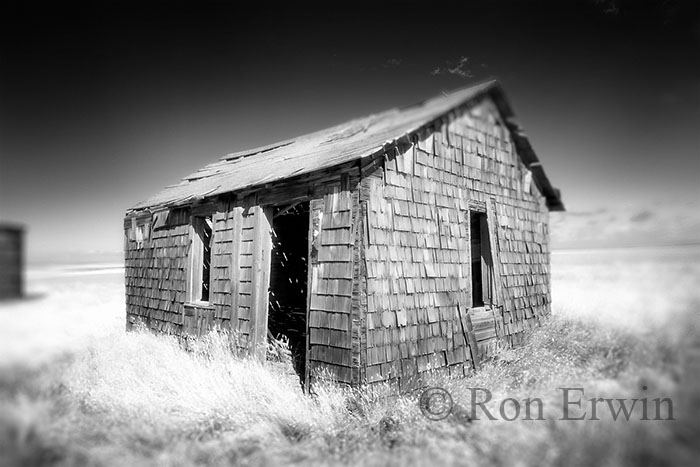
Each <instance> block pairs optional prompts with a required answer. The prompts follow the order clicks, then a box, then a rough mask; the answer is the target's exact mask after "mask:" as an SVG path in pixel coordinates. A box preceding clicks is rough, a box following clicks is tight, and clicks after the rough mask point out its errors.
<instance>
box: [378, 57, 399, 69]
mask: <svg viewBox="0 0 700 467" xmlns="http://www.w3.org/2000/svg"><path fill="white" fill-rule="evenodd" d="M399 65H401V59H400V58H390V59H388V60H386V61H385V62H384V63H383V64H382V66H383V67H384V68H396V67H397V66H399Z"/></svg>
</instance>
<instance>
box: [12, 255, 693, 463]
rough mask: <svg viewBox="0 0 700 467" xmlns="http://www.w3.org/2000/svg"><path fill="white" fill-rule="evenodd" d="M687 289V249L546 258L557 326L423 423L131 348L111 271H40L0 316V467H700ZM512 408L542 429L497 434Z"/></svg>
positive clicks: (246, 368) (411, 415) (206, 350)
mask: <svg viewBox="0 0 700 467" xmlns="http://www.w3.org/2000/svg"><path fill="white" fill-rule="evenodd" d="M698 284H700V249H699V248H698V247H697V246H696V247H683V248H657V249H651V248H647V249H629V250H598V251H587V252H581V251H578V252H557V253H556V254H554V255H553V296H554V306H553V316H552V317H551V319H549V320H548V321H547V322H546V323H545V324H544V325H542V326H541V327H540V328H538V329H537V330H536V332H534V333H533V335H532V337H531V339H530V340H529V342H528V343H527V345H526V346H524V347H522V348H519V349H516V350H510V351H503V352H501V354H499V356H498V358H496V359H495V360H494V361H491V362H488V363H487V364H485V366H484V367H483V368H482V369H481V371H479V372H478V373H476V374H475V375H473V376H471V377H470V378H467V379H460V380H448V379H444V378H442V379H440V378H436V379H435V381H433V382H432V384H433V385H434V386H440V387H443V388H446V389H447V390H448V391H449V392H450V393H451V395H452V399H453V401H454V403H455V409H454V410H453V413H452V414H451V415H449V416H448V417H446V418H444V419H443V420H439V421H432V420H429V419H427V418H426V417H424V416H423V415H422V413H421V410H420V407H419V404H418V397H419V395H420V394H408V395H404V396H400V397H388V396H386V394H385V393H384V391H383V389H382V388H375V389H373V390H372V391H368V390H364V391H352V390H347V389H343V388H339V387H335V386H333V385H332V384H326V385H323V386H322V387H319V388H317V389H316V394H315V395H314V396H313V397H306V396H304V395H303V394H302V393H301V392H300V391H299V390H298V388H297V387H296V386H295V385H294V384H293V383H292V382H290V381H289V380H288V379H285V378H282V377H280V374H279V371H280V370H279V369H276V368H270V367H263V366H261V365H259V364H257V363H255V362H252V361H249V360H246V359H243V358H240V357H237V356H235V355H233V354H231V352H229V350H228V349H229V346H228V340H227V339H226V337H225V336H221V335H210V336H209V337H207V338H205V339H202V340H201V341H199V342H198V343H197V345H196V348H195V351H194V352H191V353H186V352H183V351H182V350H181V349H180V348H179V347H178V345H177V343H176V342H174V341H173V340H171V339H168V338H165V337H161V336H153V335H150V334H148V333H142V332H135V333H129V334H126V333H124V331H123V329H124V324H123V323H124V321H123V280H122V275H121V273H120V271H119V270H118V269H114V270H111V269H108V268H104V267H98V268H94V269H92V270H91V269H78V270H70V271H66V270H44V271H36V272H33V273H32V275H31V276H30V287H31V291H32V293H33V294H34V297H33V298H31V299H28V300H25V301H22V302H14V303H4V304H2V305H0V307H1V308H0V315H1V316H2V319H3V326H2V327H1V328H0V456H1V458H0V464H1V465H8V466H16V465H17V466H21V465H26V466H34V465H66V466H69V465H70V466H73V465H110V466H111V465H129V466H139V465H167V466H178V465H183V466H185V465H232V464H236V465H280V464H300V465H336V464H339V465H449V464H453V465H485V466H491V465H493V466H519V465H523V466H529V465H536V466H559V465H561V466H572V465H584V466H592V465H600V466H623V465H634V466H637V465H651V466H657V465H697V462H698V459H699V457H700V451H699V448H698V440H699V439H700V381H699V380H698V377H699V375H700V319H699V317H700V315H699V313H700V288H699V287H698ZM469 388H484V389H488V390H489V391H490V392H491V393H492V396H493V397H492V400H491V401H489V402H488V403H486V404H485V406H484V407H485V408H486V409H487V410H489V412H491V413H493V414H496V417H495V418H497V419H496V420H490V419H488V418H487V417H485V415H484V413H483V412H482V411H480V412H478V413H477V415H479V419H478V420H472V421H469V420H468V419H467V418H466V417H465V416H464V415H463V414H464V413H465V412H468V410H467V409H468V408H469V407H470V404H471V402H472V400H471V397H472V394H474V393H473V392H472V391H470V389H469ZM560 388H581V389H580V391H575V392H571V396H570V400H578V399H579V398H581V391H583V393H584V395H583V397H582V399H583V404H582V407H581V408H580V409H579V408H578V407H575V406H571V405H569V408H570V409H572V412H573V415H571V414H570V418H573V417H574V416H579V415H581V414H582V413H583V412H584V411H585V412H586V416H585V417H584V418H585V420H561V418H562V417H563V414H564V404H565V403H564V401H563V391H562V389H560ZM477 394H482V395H483V394H484V393H483V392H482V393H477ZM508 398H512V399H515V400H517V401H524V400H525V399H527V398H530V399H532V400H534V398H539V399H540V400H541V406H542V417H541V418H543V419H542V420H525V419H524V418H525V417H524V415H523V414H522V413H521V414H520V417H517V418H516V419H515V420H513V421H507V420H505V419H504V417H503V416H501V414H500V412H499V411H500V410H501V408H503V411H504V414H505V416H506V417H510V418H512V417H511V416H512V414H514V410H515V406H514V404H513V401H510V402H509V401H506V402H504V401H505V400H506V399H508ZM591 398H602V399H622V400H623V401H630V402H631V400H632V399H635V398H636V399H639V400H640V401H641V400H643V399H646V400H647V401H649V413H648V417H647V418H650V420H641V419H640V418H643V417H642V415H641V412H640V410H639V408H637V409H635V410H634V411H632V413H631V416H630V420H629V421H627V420H626V419H625V417H624V415H620V414H618V417H617V419H615V416H614V415H613V414H611V410H609V408H610V407H609V404H608V403H606V402H601V403H599V404H598V405H597V409H598V412H597V416H594V417H591V407H590V403H589V402H588V400H589V399H591ZM654 398H668V399H669V400H670V401H671V402H672V405H673V418H675V420H666V418H668V416H669V415H670V414H669V412H668V410H667V409H668V405H669V404H668V403H665V405H664V406H663V407H662V408H663V410H662V411H661V412H660V416H659V417H657V416H656V413H655V409H654V405H653V404H652V402H651V401H652V400H653V399H654ZM640 403H641V402H640ZM615 404H618V403H617V402H616V401H613V406H615V407H618V409H619V405H615ZM638 407H639V406H638ZM460 408H462V409H463V410H461V411H460V410H459V409H460ZM533 418H536V417H533ZM591 418H599V420H595V419H591ZM655 418H662V419H661V420H656V419H655Z"/></svg>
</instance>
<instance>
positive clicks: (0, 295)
mask: <svg viewBox="0 0 700 467" xmlns="http://www.w3.org/2000/svg"><path fill="white" fill-rule="evenodd" d="M23 293H24V228H23V227H22V226H20V225H18V224H12V223H9V222H0V300H2V299H16V298H21V297H22V295H23Z"/></svg>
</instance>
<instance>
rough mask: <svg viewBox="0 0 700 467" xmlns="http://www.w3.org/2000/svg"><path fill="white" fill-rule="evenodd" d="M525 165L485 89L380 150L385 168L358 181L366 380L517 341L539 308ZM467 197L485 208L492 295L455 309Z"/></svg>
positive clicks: (463, 280) (543, 299)
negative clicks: (403, 141)
mask: <svg viewBox="0 0 700 467" xmlns="http://www.w3.org/2000/svg"><path fill="white" fill-rule="evenodd" d="M527 172H528V171H527V169H526V168H525V167H524V165H523V163H522V162H521V159H520V158H519V157H518V155H517V154H516V152H515V146H514V144H513V141H512V140H511V138H510V133H509V132H508V131H507V129H506V127H505V125H504V124H503V122H501V121H500V116H499V113H498V110H497V108H496V106H495V105H494V104H493V103H492V102H491V101H489V100H484V101H482V102H481V103H480V104H478V105H475V106H474V107H472V108H471V109H469V110H468V111H467V112H466V113H464V114H463V115H461V116H459V117H458V118H456V119H453V120H451V121H449V122H448V121H445V122H443V123H442V124H441V125H438V126H437V127H436V128H435V129H434V131H433V132H430V131H428V132H426V133H425V134H423V135H422V137H421V138H420V140H419V141H416V144H413V145H411V146H410V147H408V148H406V147H404V148H402V149H401V150H398V151H395V152H393V153H390V154H387V158H386V162H385V164H384V169H383V170H379V171H377V172H375V173H374V174H373V176H371V177H369V178H367V179H366V180H365V181H363V186H362V190H361V200H362V202H364V203H366V209H367V219H368V232H367V236H368V239H367V251H366V263H367V316H366V321H367V344H366V346H367V348H366V354H367V360H366V363H367V368H366V382H368V383H373V382H379V381H390V382H394V383H396V382H398V384H399V385H401V386H405V385H407V384H409V385H410V382H411V381H412V380H414V379H416V378H418V377H419V376H420V374H421V373H425V372H426V371H430V370H432V371H442V372H446V373H450V374H464V373H465V372H468V371H469V370H470V368H471V367H472V366H474V364H475V363H476V362H477V361H478V360H479V359H480V358H483V357H485V356H488V355H489V354H490V353H491V352H492V351H493V350H494V349H495V348H496V347H497V346H498V345H499V343H501V342H504V343H506V344H509V345H514V344H518V343H520V342H521V340H522V336H523V333H524V331H525V330H527V329H529V328H530V327H532V326H533V325H534V324H535V323H537V322H538V319H539V317H540V316H543V315H546V314H548V313H549V247H548V230H547V220H548V211H547V207H546V203H545V199H544V197H542V196H541V195H540V194H539V193H538V192H537V190H536V188H535V187H534V184H531V186H530V187H529V188H530V189H529V190H527V189H524V188H527V186H526V185H527V184H524V183H523V181H524V180H525V181H526V178H527ZM470 203H473V204H479V205H481V206H483V209H484V210H485V211H488V213H489V227H490V228H491V229H492V230H495V232H491V234H492V235H494V237H493V238H494V240H495V241H497V246H496V250H497V251H494V252H493V260H494V262H495V263H496V264H495V265H494V272H495V275H496V283H497V284H498V286H497V287H496V293H497V294H498V293H500V296H498V297H497V298H496V306H494V307H492V308H493V311H479V312H477V311H476V310H472V311H470V312H469V313H468V314H466V316H461V315H460V313H466V312H467V310H468V309H469V307H470V306H471V279H470V251H469V248H470V241H469V229H468V210H469V207H470ZM494 243H496V242H494ZM460 317H462V319H461V320H460ZM465 320H466V321H465ZM465 327H470V328H471V330H470V332H472V333H473V335H474V338H475V340H476V347H477V348H476V349H472V352H475V355H474V357H476V358H474V360H476V361H475V362H472V356H471V354H470V348H469V346H468V344H467V342H466V340H467V339H466V337H467V336H465V329H464V328H465ZM498 338H500V339H498Z"/></svg>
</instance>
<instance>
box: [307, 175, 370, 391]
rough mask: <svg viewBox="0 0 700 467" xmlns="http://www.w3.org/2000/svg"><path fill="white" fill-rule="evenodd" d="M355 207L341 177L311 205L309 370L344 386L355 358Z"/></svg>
mask: <svg viewBox="0 0 700 467" xmlns="http://www.w3.org/2000/svg"><path fill="white" fill-rule="evenodd" d="M356 204H357V197H356V195H354V193H353V191H351V189H350V185H349V179H348V178H347V177H343V180H342V182H341V184H339V185H331V186H329V187H328V190H327V193H326V194H325V195H324V196H323V198H322V199H317V200H313V201H312V202H311V206H310V208H311V209H310V210H311V222H312V223H313V226H314V230H315V231H314V232H313V234H312V254H311V258H310V267H311V272H310V277H311V286H310V299H309V322H308V332H309V336H308V339H309V367H310V368H309V372H310V374H311V375H312V377H313V375H314V373H315V372H318V371H319V370H323V371H327V372H330V374H331V375H333V377H334V378H335V379H336V380H337V381H340V382H344V383H351V382H353V381H352V380H353V373H356V370H355V371H354V372H353V370H352V368H353V364H354V362H358V360H359V342H358V341H357V339H358V336H357V335H356V336H355V340H353V321H354V320H353V316H352V309H353V277H354V257H355V255H356V252H355V237H354V235H353V233H355V230H354V229H353V219H354V218H355V217H356V216H357V213H356V211H357V207H356ZM316 229H318V230H316ZM353 343H354V345H353ZM354 377H355V378H357V375H356V374H355V376H354Z"/></svg>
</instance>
